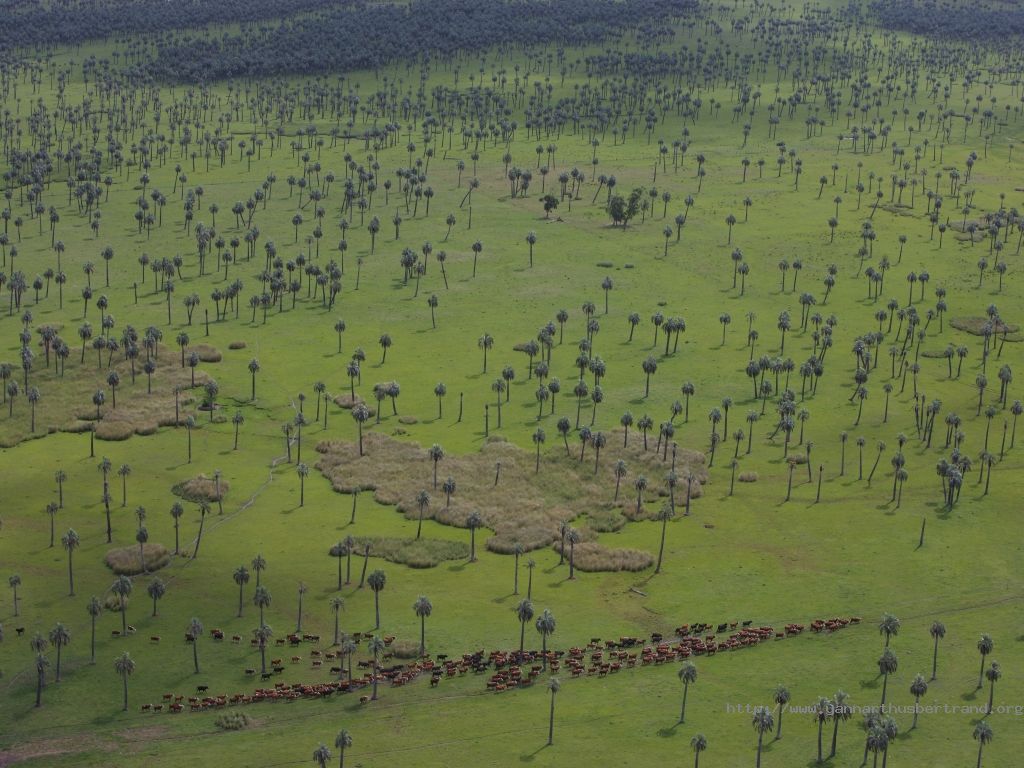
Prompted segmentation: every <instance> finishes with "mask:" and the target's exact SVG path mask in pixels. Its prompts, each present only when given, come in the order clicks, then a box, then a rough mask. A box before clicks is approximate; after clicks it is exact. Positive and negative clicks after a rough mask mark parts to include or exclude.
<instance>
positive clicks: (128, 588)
mask: <svg viewBox="0 0 1024 768" xmlns="http://www.w3.org/2000/svg"><path fill="white" fill-rule="evenodd" d="M110 591H111V592H113V593H114V594H115V595H116V596H117V609H118V610H119V611H120V612H121V636H122V637H127V635H128V596H129V595H130V594H131V593H132V580H131V577H129V576H118V577H117V579H116V580H115V581H114V583H113V584H111V585H110Z"/></svg>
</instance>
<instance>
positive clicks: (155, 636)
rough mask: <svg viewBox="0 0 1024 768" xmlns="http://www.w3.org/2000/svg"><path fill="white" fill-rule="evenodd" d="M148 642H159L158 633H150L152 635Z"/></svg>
mask: <svg viewBox="0 0 1024 768" xmlns="http://www.w3.org/2000/svg"><path fill="white" fill-rule="evenodd" d="M149 642H151V643H159V642H160V635H152V636H150V638H149Z"/></svg>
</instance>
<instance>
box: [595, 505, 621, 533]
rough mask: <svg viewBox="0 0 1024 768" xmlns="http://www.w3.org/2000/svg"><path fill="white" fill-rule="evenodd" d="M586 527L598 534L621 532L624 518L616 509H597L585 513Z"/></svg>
mask: <svg viewBox="0 0 1024 768" xmlns="http://www.w3.org/2000/svg"><path fill="white" fill-rule="evenodd" d="M587 525H588V526H589V527H590V528H592V529H593V530H595V531H597V532H598V533H612V532H613V531H620V530H622V528H623V526H625V525H626V518H625V517H624V516H623V514H622V511H621V510H618V509H597V510H593V511H591V512H588V513H587Z"/></svg>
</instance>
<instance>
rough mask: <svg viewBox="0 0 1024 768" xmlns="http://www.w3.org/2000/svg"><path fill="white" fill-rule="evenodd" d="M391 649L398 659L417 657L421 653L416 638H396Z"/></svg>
mask: <svg viewBox="0 0 1024 768" xmlns="http://www.w3.org/2000/svg"><path fill="white" fill-rule="evenodd" d="M390 650H391V655H392V656H394V657H395V658H396V659H416V658H419V655H420V644H419V643H418V642H416V641H415V640H395V641H394V642H392V643H391V648H390Z"/></svg>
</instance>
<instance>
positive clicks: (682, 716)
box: [679, 683, 690, 723]
mask: <svg viewBox="0 0 1024 768" xmlns="http://www.w3.org/2000/svg"><path fill="white" fill-rule="evenodd" d="M689 692H690V684H689V683H686V684H685V685H683V706H682V709H680V710H679V722H680V723H682V722H685V721H686V694H688V693H689Z"/></svg>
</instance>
